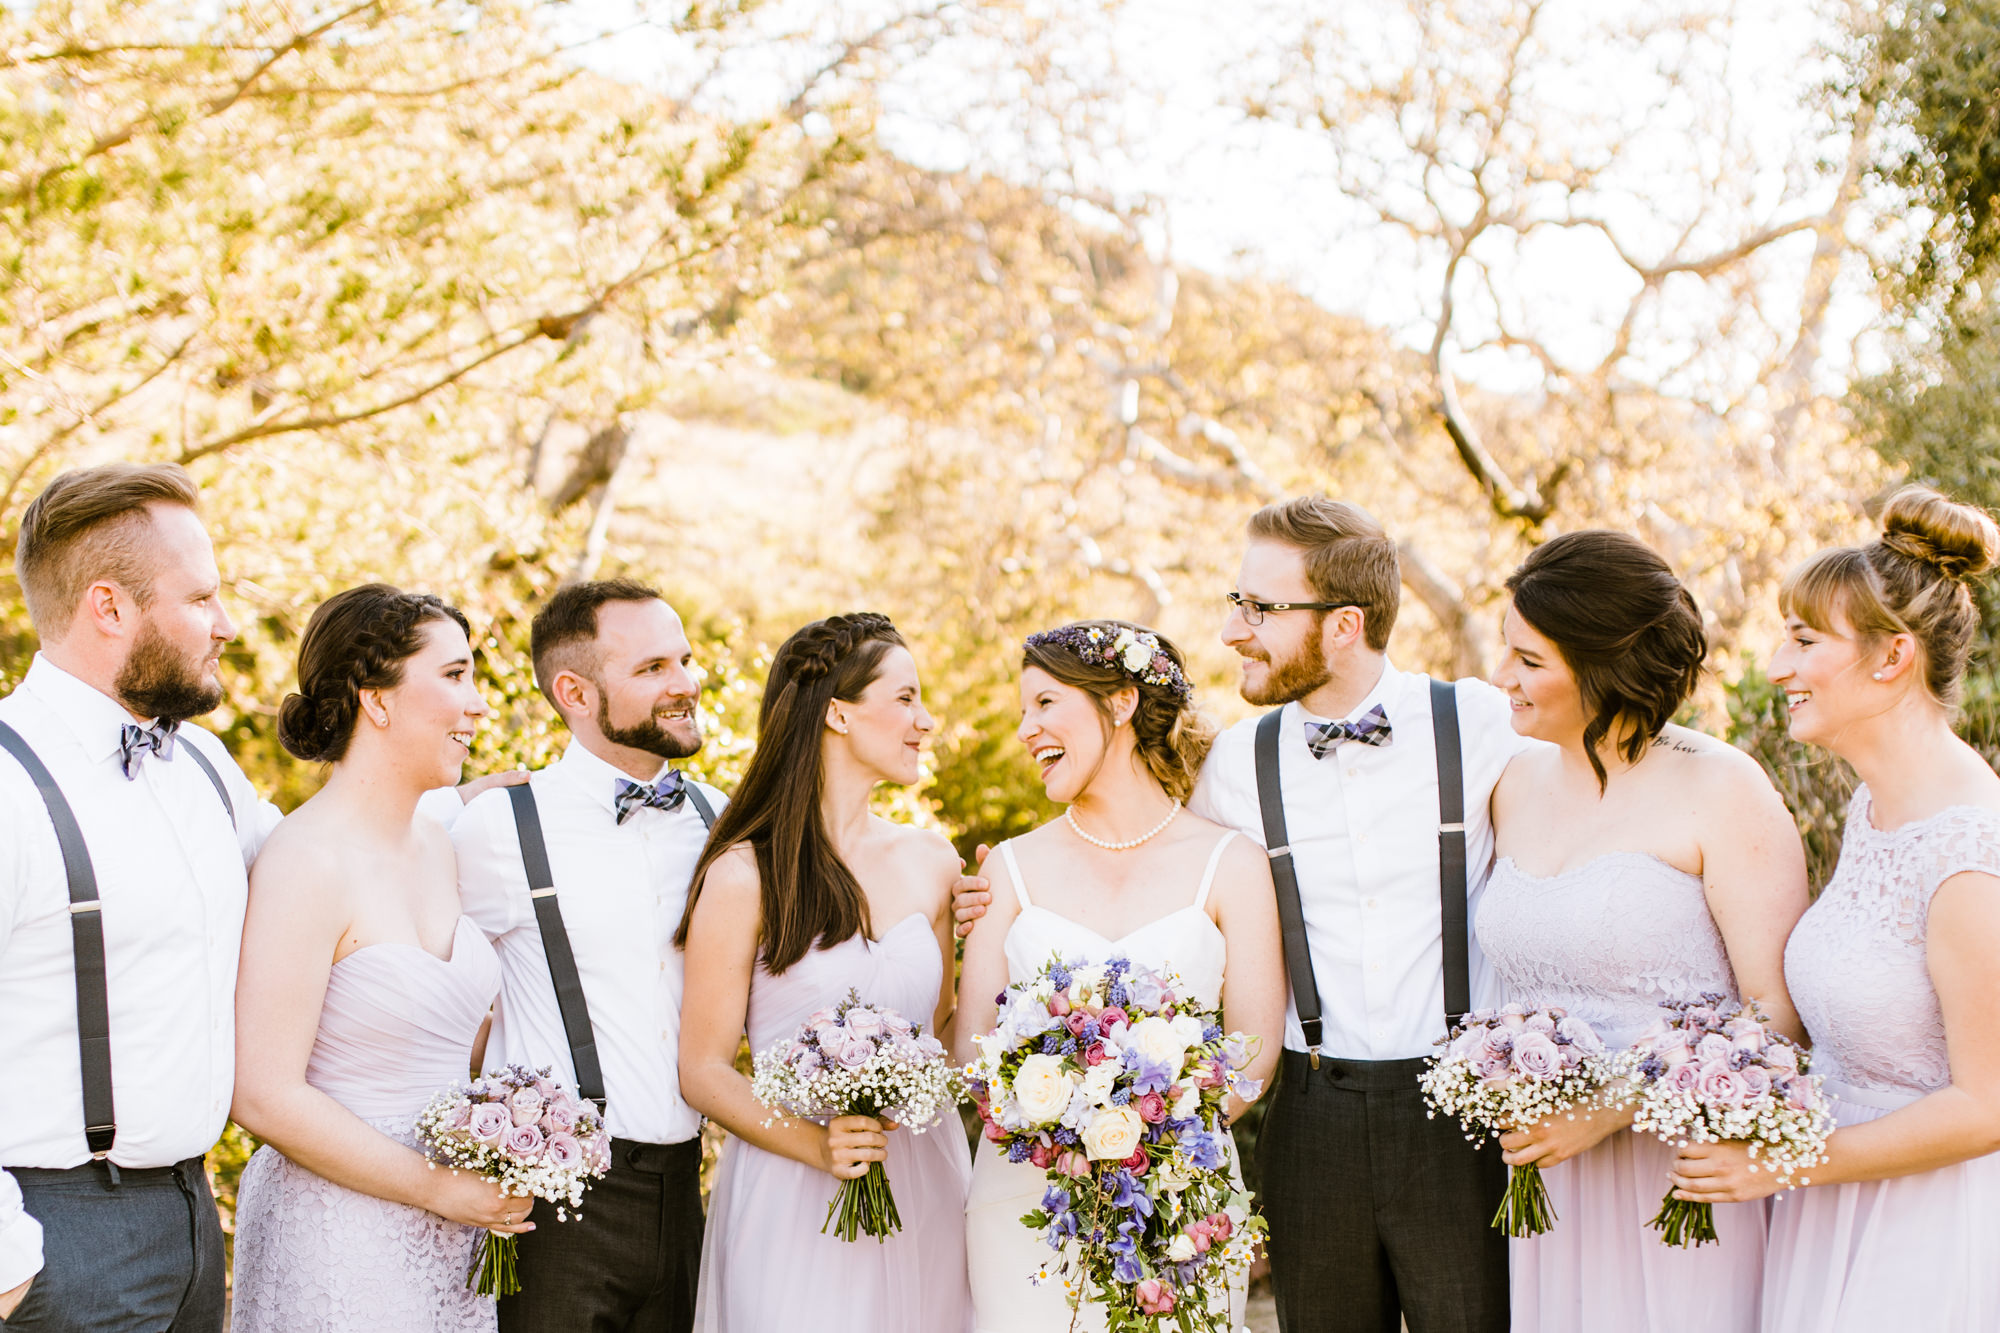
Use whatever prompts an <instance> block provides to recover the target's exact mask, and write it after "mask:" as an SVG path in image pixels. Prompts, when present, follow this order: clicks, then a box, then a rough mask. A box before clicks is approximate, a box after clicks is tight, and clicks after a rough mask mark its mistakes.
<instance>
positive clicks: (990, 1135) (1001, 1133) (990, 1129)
mask: <svg viewBox="0 0 2000 1333" xmlns="http://www.w3.org/2000/svg"><path fill="white" fill-rule="evenodd" d="M980 1133H982V1134H984V1135H985V1136H986V1138H987V1141H988V1142H989V1143H998V1142H1000V1140H1002V1139H1004V1138H1006V1137H1007V1131H1006V1130H1005V1129H1002V1128H1001V1127H1000V1126H999V1125H997V1124H995V1123H994V1122H993V1121H991V1120H989V1121H987V1122H986V1128H985V1129H983V1130H981V1131H980Z"/></svg>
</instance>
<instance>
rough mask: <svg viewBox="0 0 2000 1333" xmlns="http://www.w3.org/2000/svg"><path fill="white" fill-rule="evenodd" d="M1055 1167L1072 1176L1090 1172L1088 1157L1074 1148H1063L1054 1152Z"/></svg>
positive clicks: (1085, 1174)
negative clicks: (1056, 1152)
mask: <svg viewBox="0 0 2000 1333" xmlns="http://www.w3.org/2000/svg"><path fill="white" fill-rule="evenodd" d="M1055 1169H1056V1170H1057V1171H1058V1172H1060V1173H1061V1174H1063V1175H1065V1176H1070V1177H1072V1178H1079V1177H1083V1176H1087V1175H1089V1174H1090V1159H1089V1158H1088V1157H1085V1156H1084V1155H1083V1154H1082V1153H1080V1152H1078V1151H1077V1150H1076V1149H1074V1148H1065V1149H1063V1150H1062V1151H1061V1152H1060V1153H1058V1154H1056V1160H1055Z"/></svg>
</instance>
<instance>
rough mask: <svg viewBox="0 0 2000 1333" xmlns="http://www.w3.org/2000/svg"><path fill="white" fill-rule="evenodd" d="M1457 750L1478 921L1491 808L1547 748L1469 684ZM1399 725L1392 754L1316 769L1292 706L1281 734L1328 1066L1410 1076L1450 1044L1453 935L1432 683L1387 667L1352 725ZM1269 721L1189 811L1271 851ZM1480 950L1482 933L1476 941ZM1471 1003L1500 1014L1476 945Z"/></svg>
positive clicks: (1237, 747) (1350, 753) (1221, 740)
mask: <svg viewBox="0 0 2000 1333" xmlns="http://www.w3.org/2000/svg"><path fill="white" fill-rule="evenodd" d="M1456 689H1457V692H1458V725H1459V744H1460V749H1461V752H1462V753H1463V756H1464V770H1465V848H1466V894H1467V908H1466V919H1467V921H1468V922H1469V921H1471V920H1472V919H1473V918H1474V917H1476V916H1477V915H1478V913H1479V897H1480V894H1481V893H1482V892H1483V891H1484V890H1485V887H1486V877H1487V874H1488V872H1489V871H1490V870H1491V869H1492V864H1493V823H1492V819H1491V816H1490V813H1489V809H1488V803H1489V800H1490V798H1491V797H1492V795H1493V787H1494V784H1495V783H1497V782H1498V781H1499V780H1500V774H1501V773H1502V772H1503V771H1505V769H1506V767H1507V763H1508V761H1509V760H1510V759H1512V758H1513V757H1514V756H1515V755H1516V754H1518V753H1520V752H1521V751H1522V750H1523V749H1525V748H1527V747H1529V746H1532V745H1536V744H1538V743H1539V742H1535V741H1529V740H1525V739H1524V738H1522V737H1520V736H1519V735H1517V734H1516V733H1515V731H1514V728H1513V724H1512V722H1511V721H1510V720H1509V718H1510V710H1509V707H1508V704H1507V696H1506V695H1504V694H1502V693H1501V692H1500V691H1499V690H1497V689H1495V688H1493V687H1492V686H1491V685H1488V684H1486V683H1485V682H1484V681H1478V680H1461V681H1459V682H1458V683H1457V686H1456ZM1378 704H1379V705H1381V706H1382V709H1383V711H1384V712H1385V713H1387V715H1388V718H1389V726H1390V728H1391V736H1390V740H1389V742H1388V743H1387V744H1386V745H1381V746H1372V745H1363V744H1361V743H1360V742H1358V741H1348V742H1345V743H1343V744H1341V745H1340V746H1338V747H1337V748H1335V749H1334V750H1332V751H1330V752H1329V753H1328V754H1327V755H1326V757H1325V758H1323V759H1315V758H1314V757H1313V754H1312V751H1311V750H1309V749H1307V748H1306V730H1305V728H1306V722H1307V721H1308V720H1309V719H1310V720H1313V721H1328V720H1330V719H1325V718H1311V717H1310V715H1309V714H1307V713H1306V712H1305V710H1304V709H1303V708H1302V707H1301V706H1300V705H1298V704H1287V705H1285V709H1284V721H1283V724H1282V726H1281V728H1280V731H1279V744H1278V775H1279V785H1280V786H1281V787H1282V788H1283V789H1284V795H1285V829H1286V835H1287V836H1288V837H1289V838H1290V840H1291V847H1292V864H1293V866H1294V867H1295V869H1296V871H1297V874H1298V880H1299V902H1300V905H1301V907H1302V908H1303V909H1304V916H1305V926H1306V942H1307V946H1308V948H1309V950H1310V952H1311V956H1312V965H1313V971H1314V973H1315V974H1316V976H1317V980H1318V983H1319V998H1320V1010H1321V1021H1322V1040H1321V1043H1320V1050H1321V1051H1322V1052H1323V1053H1325V1054H1327V1055H1331V1056H1334V1057H1337V1058H1341V1059H1349V1060H1405V1059H1410V1058H1413V1057H1417V1056H1425V1055H1430V1054H1433V1049H1432V1043H1434V1042H1435V1041H1436V1040H1437V1039H1438V1038H1439V1037H1442V1036H1443V1035H1444V953H1443V925H1442V923H1441V921H1440V917H1439V885H1438V772H1437V744H1436V739H1435V737H1434V736H1433V734H1432V732H1431V698H1430V678H1429V677H1428V676H1421V675H1412V674H1409V673H1407V672H1402V671H1398V670H1396V668H1395V667H1394V666H1391V665H1388V664H1387V663H1385V664H1384V667H1383V672H1382V679H1381V680H1380V681H1379V682H1378V683H1377V684H1376V686H1375V688H1374V690H1372V691H1371V692H1370V693H1369V695H1368V697H1367V698H1366V699H1363V700H1362V701H1361V703H1360V704H1359V705H1357V706H1356V707H1355V709H1354V711H1353V712H1352V713H1351V714H1349V715H1348V719H1347V720H1357V719H1359V718H1361V717H1362V716H1364V715H1365V714H1367V713H1368V711H1369V710H1370V709H1372V708H1374V707H1375V706H1376V705H1378ZM1256 727H1257V719H1256V718H1249V719H1247V720H1245V721H1243V722H1240V723H1238V724H1237V725H1235V726H1234V727H1231V728H1230V729H1229V730H1228V731H1226V732H1224V733H1223V734H1222V735H1221V736H1219V737H1217V738H1216V742H1215V748H1214V750H1213V752H1211V753H1210V755H1209V757H1208V762H1207V763H1206V764H1205V765H1204V766H1203V767H1202V771H1201V780H1200V782H1199V784H1198V785H1197V786H1196V787H1195V792H1194V796H1193V798H1192V799H1191V800H1190V801H1189V802H1188V808H1189V809H1190V810H1192V811H1194V812H1195V813H1196V814H1198V815H1201V816H1203V817H1204V818H1207V819H1212V820H1214V821H1215V822H1216V823H1218V824H1222V825H1225V826H1227V827H1229V828H1233V829H1236V830H1238V831H1239V832H1241V833H1243V834H1245V835H1246V836H1248V837H1251V838H1254V839H1256V841H1257V842H1258V844H1259V845H1260V846H1261V845H1263V843H1264V817H1263V814H1262V810H1261V807H1260V806H1259V805H1258V801H1257V768H1256V755H1255V739H1256ZM1467 933H1468V935H1470V930H1469V929H1468V932H1467ZM1469 947H1470V950H1471V970H1472V1003H1473V1006H1474V1007H1475V1008H1478V1007H1482V1006H1485V1005H1489V1004H1491V1003H1494V1001H1495V988H1494V983H1493V980H1492V977H1491V971H1490V969H1489V968H1488V967H1487V966H1486V965H1485V961H1484V960H1483V959H1482V958H1481V957H1480V954H1479V941H1478V939H1477V938H1476V937H1473V938H1471V939H1470V941H1469ZM1287 995H1288V998H1287V1001H1286V1016H1285V1045H1286V1046H1287V1047H1288V1048H1290V1049H1291V1050H1295V1051H1303V1050H1305V1049H1306V1039H1305V1032H1304V1030H1303V1029H1302V1028H1301V1027H1300V1026H1299V1015H1298V1006H1297V1005H1296V1004H1293V1003H1291V1001H1290V999H1289V991H1288V992H1287Z"/></svg>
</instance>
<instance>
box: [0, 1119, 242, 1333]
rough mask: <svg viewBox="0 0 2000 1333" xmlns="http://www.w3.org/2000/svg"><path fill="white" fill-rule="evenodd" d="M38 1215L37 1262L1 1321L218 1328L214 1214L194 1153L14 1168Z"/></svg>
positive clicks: (87, 1327)
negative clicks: (175, 1158)
mask: <svg viewBox="0 0 2000 1333" xmlns="http://www.w3.org/2000/svg"><path fill="white" fill-rule="evenodd" d="M12 1174H13V1176H14V1179H15V1180H16V1181H17V1182H18V1183H19V1184H20V1186H21V1198H22V1202H23V1203H25V1204H26V1206H27V1210H28V1215H29V1216H30V1217H33V1218H34V1219H35V1220H36V1221H38V1222H40V1223H41V1224H42V1271H41V1272H39V1273H37V1274H36V1275H35V1280H34V1282H33V1283H32V1284H31V1285H30V1286H29V1287H28V1294H27V1296H26V1297H24V1298H23V1299H22V1301H21V1303H20V1304H19V1305H18V1306H16V1307H14V1313H13V1316H12V1317H11V1318H8V1319H0V1327H5V1328H7V1329H9V1330H12V1329H34V1330H35V1331H36V1333H222V1327H223V1325H222V1316H223V1281H222V1274H223V1262H222V1223H221V1222H220V1220H219V1219H218V1218H217V1217H216V1215H215V1199H214V1197H213V1196H212V1195H210V1194H209V1192H208V1174H207V1172H205V1171H203V1170H202V1161H201V1158H199V1157H190V1158H188V1160H187V1161H185V1162H182V1163H180V1164H178V1165H176V1166H163V1167H153V1168H146V1169H139V1168H134V1167H120V1168H119V1169H118V1180H117V1182H116V1183H113V1181H112V1178H111V1172H110V1170H109V1169H108V1168H107V1167H106V1166H105V1165H104V1164H103V1163H100V1162H89V1163H86V1164H85V1165H83V1166H78V1167H72V1168H70V1169H69V1170H67V1171H40V1170H30V1169H27V1168H20V1167H17V1168H14V1169H13V1171H12Z"/></svg>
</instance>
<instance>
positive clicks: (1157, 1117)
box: [1132, 1092, 1167, 1125]
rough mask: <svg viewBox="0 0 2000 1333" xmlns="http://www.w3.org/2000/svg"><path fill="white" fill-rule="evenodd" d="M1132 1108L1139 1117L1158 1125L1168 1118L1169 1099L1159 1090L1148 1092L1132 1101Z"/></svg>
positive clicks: (1150, 1123) (1148, 1122)
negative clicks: (1158, 1091)
mask: <svg viewBox="0 0 2000 1333" xmlns="http://www.w3.org/2000/svg"><path fill="white" fill-rule="evenodd" d="M1132 1109H1133V1110H1135V1111H1137V1112H1138V1113H1139V1118H1140V1119H1141V1120H1143V1121H1145V1122H1146V1123H1147V1124H1149V1125H1157V1124H1159V1123H1160V1122H1161V1121H1162V1120H1165V1119H1166V1118H1167V1101H1166V1098H1164V1097H1162V1096H1160V1094H1159V1093H1157V1092H1148V1093H1145V1094H1144V1095H1142V1096H1139V1097H1136V1098H1134V1099H1133V1101H1132Z"/></svg>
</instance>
